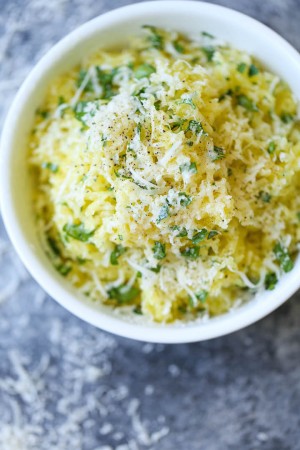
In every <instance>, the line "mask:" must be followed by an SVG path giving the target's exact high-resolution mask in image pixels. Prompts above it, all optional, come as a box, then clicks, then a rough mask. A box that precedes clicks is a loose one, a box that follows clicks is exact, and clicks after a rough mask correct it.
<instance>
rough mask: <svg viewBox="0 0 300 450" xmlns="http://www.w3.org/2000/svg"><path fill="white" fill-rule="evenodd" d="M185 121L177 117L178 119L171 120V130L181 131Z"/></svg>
mask: <svg viewBox="0 0 300 450" xmlns="http://www.w3.org/2000/svg"><path fill="white" fill-rule="evenodd" d="M185 123H186V119H181V118H179V119H178V120H176V122H173V123H171V124H170V127H171V130H172V131H175V132H176V131H181V130H182V128H183V125H184V124H185Z"/></svg>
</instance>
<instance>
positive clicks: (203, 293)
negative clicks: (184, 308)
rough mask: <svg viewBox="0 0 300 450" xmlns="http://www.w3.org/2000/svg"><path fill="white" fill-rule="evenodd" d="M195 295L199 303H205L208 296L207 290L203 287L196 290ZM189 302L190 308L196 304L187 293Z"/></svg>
mask: <svg viewBox="0 0 300 450" xmlns="http://www.w3.org/2000/svg"><path fill="white" fill-rule="evenodd" d="M195 297H196V299H197V300H198V302H199V303H205V301H206V299H207V297H208V292H207V291H205V290H204V289H201V290H200V291H198V292H197V293H196V294H195ZM189 303H190V306H191V307H192V308H194V307H195V306H197V305H195V304H194V300H193V298H192V297H191V296H190V295H189Z"/></svg>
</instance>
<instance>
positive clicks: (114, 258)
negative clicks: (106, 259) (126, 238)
mask: <svg viewBox="0 0 300 450" xmlns="http://www.w3.org/2000/svg"><path fill="white" fill-rule="evenodd" d="M126 250H127V249H126V247H123V245H121V244H117V245H116V246H115V249H114V250H113V251H112V252H111V254H110V263H111V264H112V265H113V266H117V265H118V264H119V263H118V259H119V258H120V256H122V255H123V254H124V253H125V252H126Z"/></svg>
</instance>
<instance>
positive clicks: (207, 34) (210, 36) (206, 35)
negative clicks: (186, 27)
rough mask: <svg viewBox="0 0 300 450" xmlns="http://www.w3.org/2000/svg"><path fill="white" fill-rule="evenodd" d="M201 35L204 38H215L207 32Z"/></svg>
mask: <svg viewBox="0 0 300 450" xmlns="http://www.w3.org/2000/svg"><path fill="white" fill-rule="evenodd" d="M201 34H202V36H205V37H208V38H210V39H214V38H215V37H214V36H213V35H212V34H210V33H208V32H207V31H201Z"/></svg>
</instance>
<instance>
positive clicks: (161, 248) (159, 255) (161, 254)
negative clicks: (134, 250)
mask: <svg viewBox="0 0 300 450" xmlns="http://www.w3.org/2000/svg"><path fill="white" fill-rule="evenodd" d="M152 250H153V254H154V258H156V259H164V258H165V257H166V246H165V244H162V243H161V242H158V241H155V242H154V246H153V247H152Z"/></svg>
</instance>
